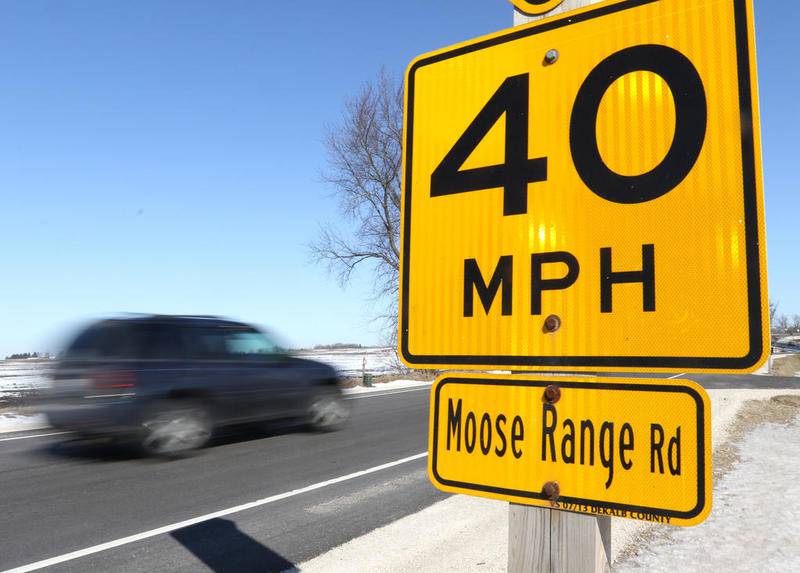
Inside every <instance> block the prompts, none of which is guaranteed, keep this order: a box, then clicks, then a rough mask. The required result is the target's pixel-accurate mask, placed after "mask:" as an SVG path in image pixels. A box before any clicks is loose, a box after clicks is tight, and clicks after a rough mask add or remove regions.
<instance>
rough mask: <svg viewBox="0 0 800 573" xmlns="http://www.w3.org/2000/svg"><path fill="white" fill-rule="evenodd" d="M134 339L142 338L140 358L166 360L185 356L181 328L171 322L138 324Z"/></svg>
mask: <svg viewBox="0 0 800 573" xmlns="http://www.w3.org/2000/svg"><path fill="white" fill-rule="evenodd" d="M133 338H134V339H136V338H138V339H140V340H142V341H143V342H142V352H141V356H142V358H149V359H156V360H166V359H172V360H175V359H182V358H186V348H185V346H184V340H183V336H182V332H181V329H180V328H179V327H178V326H175V325H171V324H147V325H139V327H138V328H136V329H135V335H134V336H133Z"/></svg>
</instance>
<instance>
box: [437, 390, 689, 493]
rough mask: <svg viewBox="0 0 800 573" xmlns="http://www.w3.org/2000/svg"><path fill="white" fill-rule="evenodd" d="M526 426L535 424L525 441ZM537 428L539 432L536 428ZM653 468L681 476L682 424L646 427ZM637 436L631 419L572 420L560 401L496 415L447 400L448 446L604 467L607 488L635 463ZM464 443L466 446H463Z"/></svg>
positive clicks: (485, 453) (652, 470) (480, 453)
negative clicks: (531, 411) (537, 412)
mask: <svg viewBox="0 0 800 573" xmlns="http://www.w3.org/2000/svg"><path fill="white" fill-rule="evenodd" d="M526 425H527V426H528V427H533V428H535V431H534V434H533V436H534V437H533V439H531V440H529V441H526V435H528V436H530V435H531V434H530V433H529V432H528V433H527V434H526ZM536 430H538V431H536ZM647 434H648V435H647V439H648V441H647V448H648V450H649V461H650V464H649V471H650V473H652V474H656V473H658V474H665V473H666V472H667V471H668V472H669V473H670V475H673V476H680V475H681V427H680V426H677V427H676V428H675V431H674V432H672V433H671V434H670V432H667V431H666V430H665V428H664V426H663V425H662V424H658V423H650V424H649V428H648V432H647ZM637 443H639V441H637V436H636V435H635V431H634V427H633V425H632V424H630V423H627V422H623V423H622V424H619V423H615V422H613V421H610V420H592V419H589V418H586V419H582V420H574V419H572V418H570V417H569V416H566V415H563V414H562V415H561V416H559V412H558V408H557V405H555V404H548V403H543V404H542V409H541V418H539V419H538V420H537V419H534V420H525V419H523V417H522V416H518V415H516V416H513V417H512V416H510V415H509V416H506V415H505V414H502V413H500V414H496V415H493V414H491V413H489V412H481V413H478V412H473V411H469V410H465V408H464V406H463V401H462V399H461V398H459V399H458V400H456V401H454V400H453V399H452V398H448V402H447V439H446V449H447V451H455V452H462V451H463V452H465V453H466V454H468V455H475V456H496V457H498V458H505V457H509V458H510V457H511V456H513V458H514V459H521V458H523V457H524V456H537V457H538V460H540V461H542V462H556V463H559V464H569V465H571V464H577V465H581V466H590V467H595V466H601V467H602V468H604V469H605V474H606V479H605V484H604V485H605V488H606V489H608V488H609V487H611V484H612V483H613V481H614V472H615V471H629V470H631V469H632V468H633V467H634V463H635V461H634V455H633V452H634V450H635V448H636V444H637ZM462 447H463V450H462Z"/></svg>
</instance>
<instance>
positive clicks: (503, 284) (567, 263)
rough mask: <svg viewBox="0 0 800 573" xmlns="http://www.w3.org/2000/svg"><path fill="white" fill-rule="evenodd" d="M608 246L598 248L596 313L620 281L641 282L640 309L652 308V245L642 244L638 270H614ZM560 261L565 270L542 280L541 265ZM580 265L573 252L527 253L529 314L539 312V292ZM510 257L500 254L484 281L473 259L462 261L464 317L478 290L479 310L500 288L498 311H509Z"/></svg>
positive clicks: (570, 279) (562, 285)
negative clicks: (598, 284) (597, 308)
mask: <svg viewBox="0 0 800 573" xmlns="http://www.w3.org/2000/svg"><path fill="white" fill-rule="evenodd" d="M611 256H612V252H611V248H610V247H605V248H602V249H600V312H612V310H613V299H612V288H613V286H614V285H615V284H620V283H641V285H642V311H644V312H653V311H655V309H656V270H655V268H656V266H655V247H654V246H653V245H642V268H641V269H640V270H628V271H614V270H613V269H612V265H611ZM559 263H560V264H561V265H563V266H564V267H566V272H565V273H564V275H563V276H562V277H560V278H550V279H545V278H542V277H543V272H542V269H543V267H544V265H548V264H559ZM579 274H580V265H579V264H578V259H577V258H575V255H573V254H572V253H569V252H566V251H555V252H549V253H534V254H532V255H531V272H530V277H531V314H532V315H539V314H542V293H543V292H544V291H548V290H563V289H566V288H569V287H571V286H572V285H573V284H575V281H577V280H578V275H579ZM513 277H514V258H513V256H512V255H505V256H502V257H500V259H499V260H498V261H497V265H496V266H495V269H494V272H493V273H492V277H491V279H489V281H488V284H487V281H486V280H485V279H484V276H483V273H482V272H481V270H480V268H479V267H478V261H477V260H476V259H465V260H464V316H465V317H471V316H473V315H474V295H475V292H477V293H478V297H479V298H480V301H481V304H482V305H483V310H484V311H485V312H486V314H489V309H490V308H491V307H492V304H493V302H494V300H495V298H496V297H497V293H498V291H500V293H501V294H500V300H501V312H502V314H503V315H504V316H508V315H510V314H511V309H512V306H513V305H512V299H513Z"/></svg>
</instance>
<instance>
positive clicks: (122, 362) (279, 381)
mask: <svg viewBox="0 0 800 573" xmlns="http://www.w3.org/2000/svg"><path fill="white" fill-rule="evenodd" d="M41 410H42V411H43V413H45V414H46V415H47V417H48V419H49V421H50V423H51V424H52V425H53V426H54V427H56V428H61V429H66V430H71V431H74V432H77V433H80V434H84V435H103V436H110V437H115V438H119V439H121V440H124V441H127V440H133V441H135V443H137V444H138V445H139V446H140V447H141V448H142V449H143V450H144V451H145V452H146V453H148V454H151V455H174V454H177V453H180V452H184V451H187V450H194V449H197V448H201V447H202V446H204V445H205V444H206V442H207V441H208V440H209V439H210V437H211V435H212V433H213V431H214V429H215V428H218V427H220V426H225V425H231V424H240V423H247V422H256V421H263V420H274V419H281V418H299V419H301V420H303V421H305V422H306V423H307V424H308V425H309V426H310V427H312V428H314V429H316V430H325V431H327V430H336V429H339V428H340V427H341V426H342V425H343V424H344V423H345V422H346V421H347V418H348V415H349V409H348V406H347V402H345V401H344V400H343V396H342V393H341V390H340V388H339V378H338V375H337V373H336V371H335V370H334V369H333V368H331V367H330V366H327V365H325V364H322V363H319V362H314V361H311V360H302V359H299V358H295V357H292V356H289V355H288V354H287V353H286V352H285V351H283V350H282V349H280V348H279V347H278V346H277V345H276V344H275V343H274V342H273V341H272V340H271V339H270V337H269V336H267V335H266V334H265V333H263V332H261V331H260V330H258V329H256V328H254V327H252V326H249V325H247V324H242V323H239V322H234V321H231V320H226V319H222V318H218V317H204V316H133V317H128V318H115V319H108V320H103V321H100V322H96V323H94V324H92V325H91V326H89V327H88V328H86V329H85V330H83V331H82V332H81V333H80V334H79V335H78V336H77V337H76V338H75V339H74V341H73V342H72V344H70V346H69V347H68V348H67V350H66V351H65V353H64V354H63V356H62V357H61V359H60V360H59V363H58V366H57V367H56V369H55V371H54V374H53V380H52V389H50V390H49V391H48V392H47V394H46V395H45V396H43V404H42V407H41Z"/></svg>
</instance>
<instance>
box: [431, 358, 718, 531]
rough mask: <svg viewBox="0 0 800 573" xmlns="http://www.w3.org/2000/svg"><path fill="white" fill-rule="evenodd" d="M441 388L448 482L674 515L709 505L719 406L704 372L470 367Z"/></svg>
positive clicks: (437, 476) (490, 493)
mask: <svg viewBox="0 0 800 573" xmlns="http://www.w3.org/2000/svg"><path fill="white" fill-rule="evenodd" d="M431 397H432V399H431V406H430V408H431V409H430V431H429V446H428V452H429V456H428V473H429V476H430V479H431V481H432V482H433V483H434V485H435V486H436V487H438V488H439V489H442V490H444V491H447V492H452V493H464V494H470V495H476V496H481V497H488V498H493V499H499V500H504V501H511V502H515V503H523V504H527V505H538V506H543V507H550V508H555V509H562V510H567V511H574V512H580V513H590V514H595V515H607V516H614V517H626V518H629V519H639V520H645V521H653V522H659V523H668V524H672V525H696V524H697V523H700V522H701V521H703V520H704V519H705V518H706V517H707V516H708V514H709V512H710V511H711V423H710V406H709V400H708V395H707V394H706V393H705V391H704V390H703V388H702V387H700V386H698V385H697V384H695V383H694V382H691V381H688V380H639V379H634V378H589V377H583V378H578V377H566V376H558V377H554V376H549V377H548V376H538V377H537V376H514V377H513V378H512V377H503V376H493V375H479V374H460V375H445V376H441V377H439V378H438V379H437V380H436V382H435V383H434V386H433V390H432V394H431ZM643 405H646V406H643Z"/></svg>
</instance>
